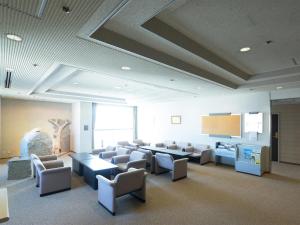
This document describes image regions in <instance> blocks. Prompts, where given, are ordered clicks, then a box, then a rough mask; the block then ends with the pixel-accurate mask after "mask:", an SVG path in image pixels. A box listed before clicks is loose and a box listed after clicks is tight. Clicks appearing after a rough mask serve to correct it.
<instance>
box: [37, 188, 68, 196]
mask: <svg viewBox="0 0 300 225" xmlns="http://www.w3.org/2000/svg"><path fill="white" fill-rule="evenodd" d="M69 190H71V188H66V189H63V190H59V191H53V192H49V193H45V194H40V197H44V196H47V195H52V194H56V193H60V192H63V191H69Z"/></svg>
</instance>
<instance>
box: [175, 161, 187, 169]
mask: <svg viewBox="0 0 300 225" xmlns="http://www.w3.org/2000/svg"><path fill="white" fill-rule="evenodd" d="M187 162H188V159H187V158H183V159H177V160H174V161H173V165H174V170H182V169H187Z"/></svg>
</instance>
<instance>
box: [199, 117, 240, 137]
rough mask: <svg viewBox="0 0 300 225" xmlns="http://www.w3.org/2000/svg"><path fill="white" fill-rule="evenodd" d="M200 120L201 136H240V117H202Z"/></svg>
mask: <svg viewBox="0 0 300 225" xmlns="http://www.w3.org/2000/svg"><path fill="white" fill-rule="evenodd" d="M201 120H202V133H203V134H210V135H222V136H223V135H224V136H236V137H240V136H241V115H236V114H235V115H233V114H232V115H211V116H202V117H201Z"/></svg>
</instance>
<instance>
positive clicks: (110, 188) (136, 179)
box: [96, 168, 146, 215]
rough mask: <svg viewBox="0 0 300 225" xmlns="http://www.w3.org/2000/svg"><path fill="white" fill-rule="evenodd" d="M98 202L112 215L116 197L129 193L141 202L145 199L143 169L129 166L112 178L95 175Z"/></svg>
mask: <svg viewBox="0 0 300 225" xmlns="http://www.w3.org/2000/svg"><path fill="white" fill-rule="evenodd" d="M96 178H97V179H98V202H99V203H100V204H101V205H102V206H103V207H104V208H105V209H107V210H108V211H109V212H110V213H111V214H112V215H115V212H116V198H118V197H121V196H123V195H126V194H131V195H133V196H134V197H136V198H137V199H139V200H141V201H142V202H145V201H146V182H145V180H146V173H145V170H144V169H135V168H130V169H129V170H128V172H124V173H120V174H118V175H117V176H116V177H115V179H114V180H108V179H107V178H105V177H103V176H101V175H97V176H96Z"/></svg>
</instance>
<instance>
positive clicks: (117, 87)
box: [114, 86, 122, 89]
mask: <svg viewBox="0 0 300 225" xmlns="http://www.w3.org/2000/svg"><path fill="white" fill-rule="evenodd" d="M114 88H116V89H121V88H122V87H120V86H115V87H114Z"/></svg>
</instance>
